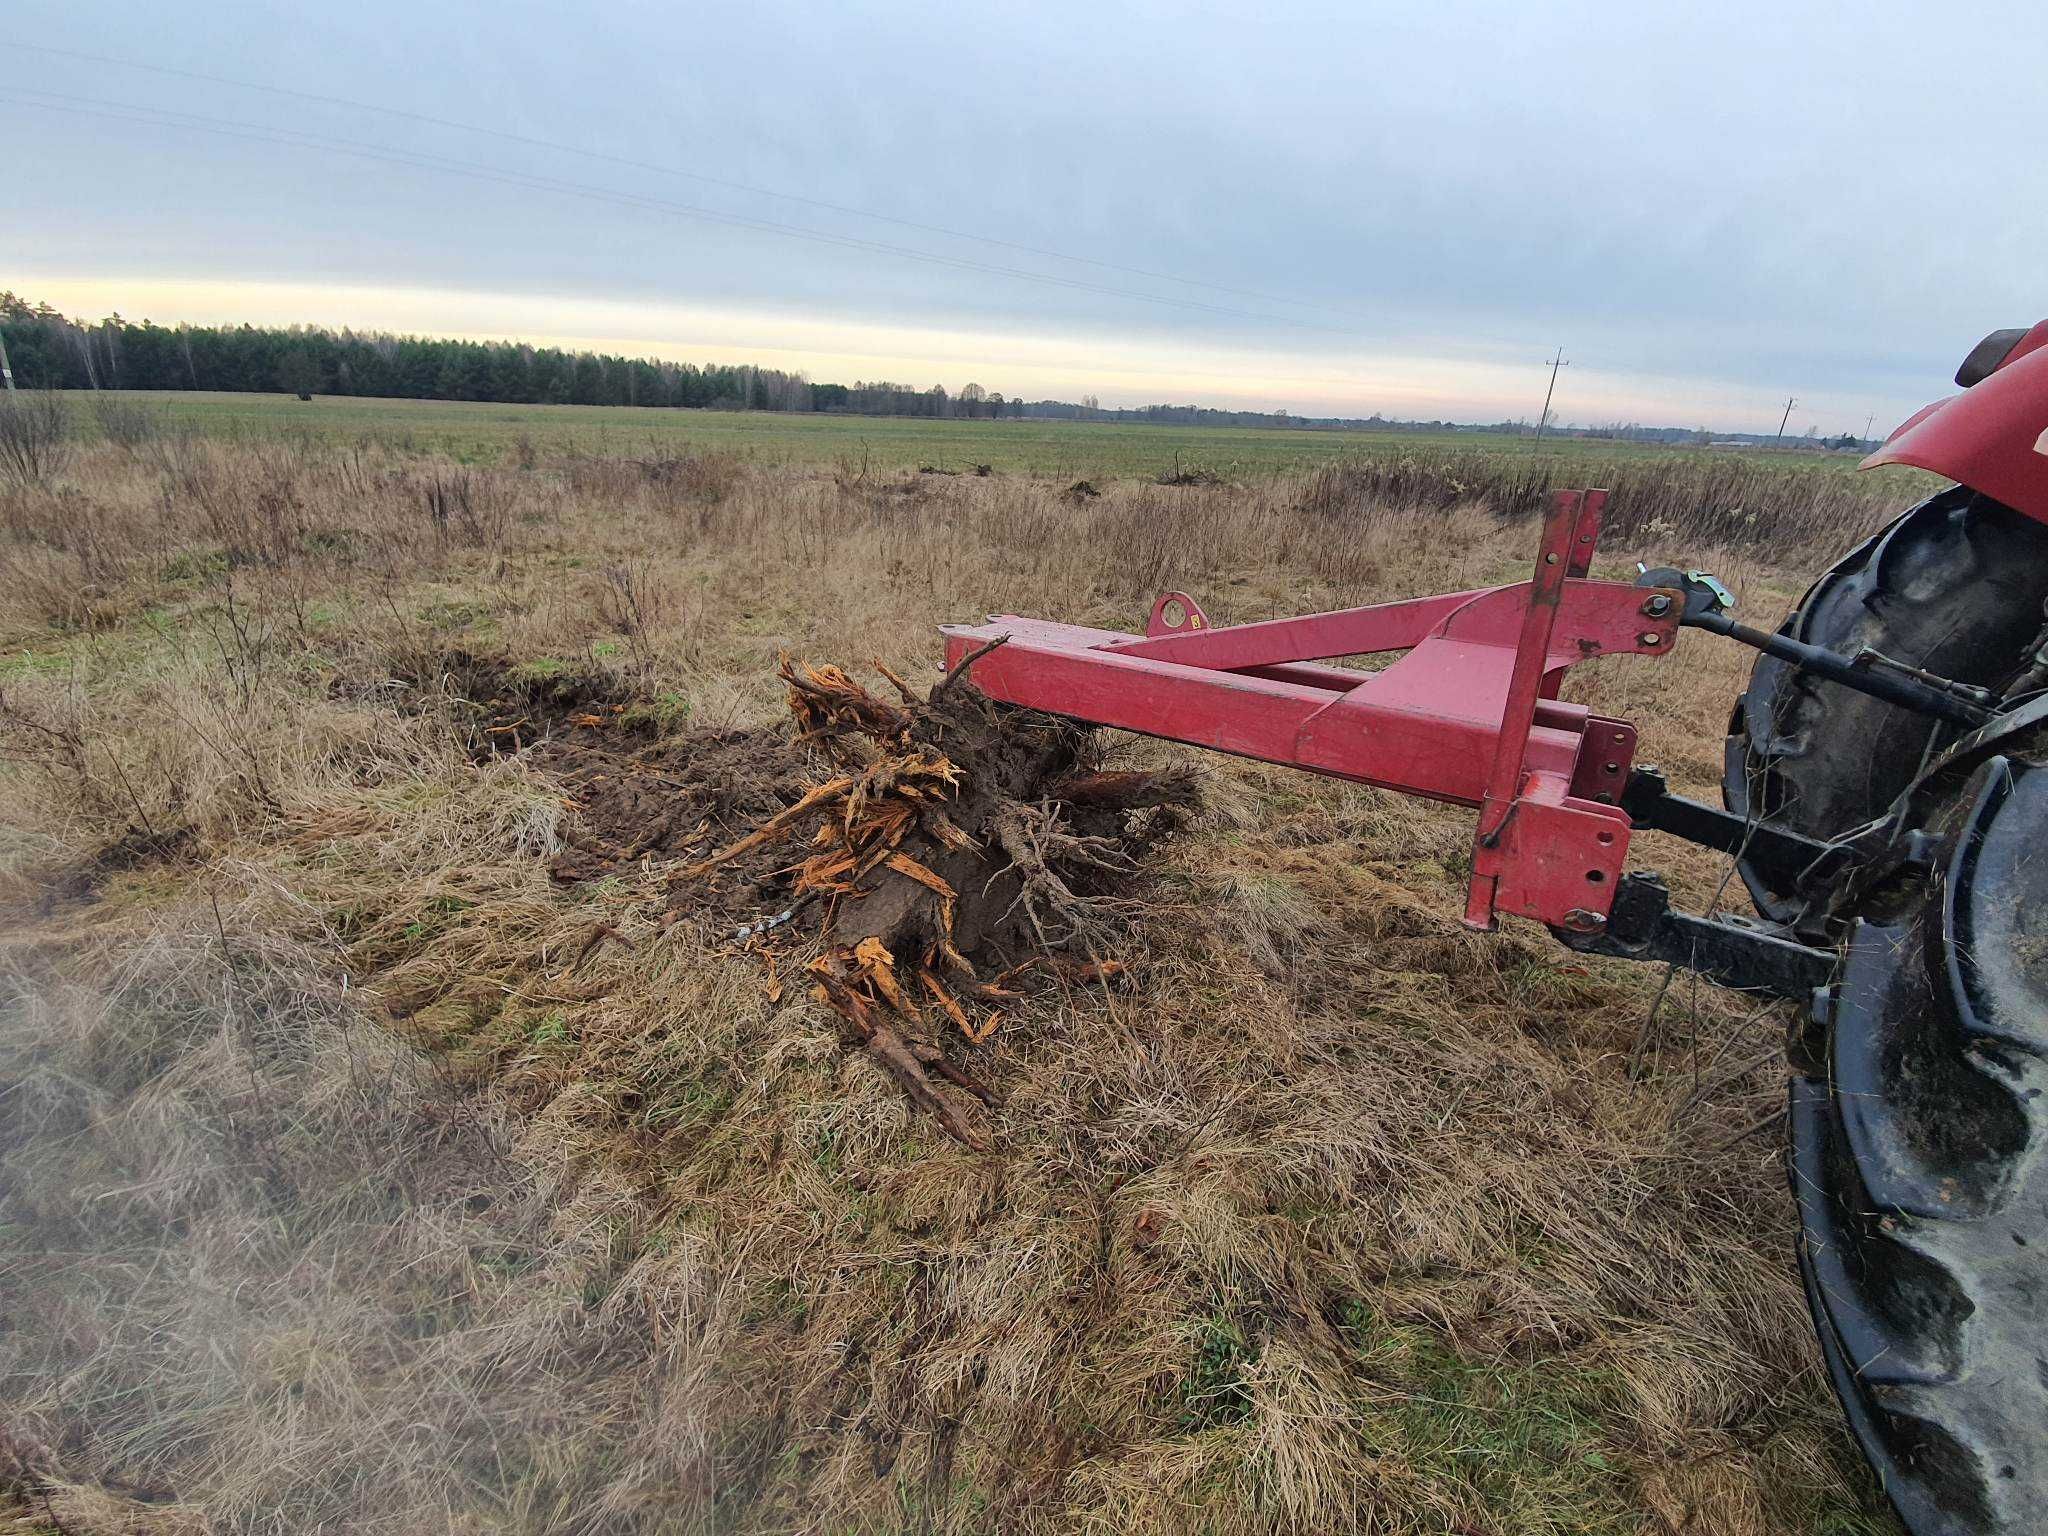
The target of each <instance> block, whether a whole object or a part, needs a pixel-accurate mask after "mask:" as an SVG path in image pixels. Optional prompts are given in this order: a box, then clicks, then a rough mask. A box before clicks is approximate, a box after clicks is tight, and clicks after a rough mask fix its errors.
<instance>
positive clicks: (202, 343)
mask: <svg viewBox="0 0 2048 1536" xmlns="http://www.w3.org/2000/svg"><path fill="white" fill-rule="evenodd" d="M0 342H4V343H5V345H6V349H7V353H8V356H9V359H10V361H11V362H12V364H13V368H14V376H15V379H16V381H17V383H19V384H20V385H22V386H23V387H25V388H42V387H49V388H55V389H116V390H118V389H157V390H218V391H224V392H227V393H231V394H252V393H253V394H263V393H279V392H282V393H286V394H294V395H300V396H312V395H364V396H370V397H375V398H383V399H408V400H478V401H489V402H495V403H501V404H541V405H645V406H665V407H678V408H684V409H689V408H696V409H707V410H735V411H823V412H830V413H837V414H844V415H859V416H924V417H937V418H963V417H969V418H996V417H1030V418H1036V419H1040V420H1061V421H1107V422H1148V423H1157V424H1173V425H1189V426H1212V427H1217V426H1220V427H1296V428H1303V427H1307V428H1324V429H1355V428H1365V429H1369V430H1378V431H1422V432H1443V431H1454V430H1462V431H1473V430H1477V431H1482V432H1518V431H1520V430H1521V428H1522V424H1521V423H1510V422H1502V423H1498V424H1496V425H1492V426H1486V427H1479V428H1471V427H1462V428H1461V427H1458V426H1456V425H1455V424H1453V423H1451V422H1448V421H1395V420H1391V419H1389V418H1387V417H1383V416H1378V415H1374V416H1370V417H1364V418H1351V417H1308V416H1295V415H1292V414H1290V413H1288V412H1286V411H1238V410H1221V409H1217V408H1215V407H1211V406H1199V405H1144V406H1135V407H1129V408H1114V407H1111V408H1105V407H1104V406H1103V405H1102V404H1101V403H1100V402H1099V401H1098V400H1097V399H1096V398H1095V397H1094V396H1093V395H1086V396H1083V397H1082V398H1081V399H1080V400H1079V401H1071V400H1030V401H1027V400H1023V399H1006V398H1005V397H1004V396H1003V395H1002V394H1001V393H1000V392H997V391H991V390H985V389H983V388H982V387H981V385H979V384H967V385H965V386H963V387H962V388H961V389H960V390H959V391H958V392H957V393H948V392H947V390H946V389H945V387H944V386H943V385H938V384H934V385H932V386H930V387H929V388H926V389H919V388H916V387H914V386H912V385H908V384H895V383H890V382H888V381H886V380H876V381H873V382H865V381H864V382H858V383H854V384H816V383H813V382H812V381H811V380H810V379H809V378H808V377H807V376H806V375H804V374H803V373H801V372H790V371H787V370H784V369H779V368H761V367H756V366H754V365H753V364H747V363H736V364H697V363H674V362H665V361H661V360H659V359H654V358H634V357H620V356H615V355H613V354H611V353H606V352H570V351H564V350H563V349H561V348H559V347H534V346H529V345H527V344H526V343H524V342H517V341H457V340H450V339H445V338H434V337H425V336H395V335H391V334H389V333H387V332H382V331H354V330H340V331H332V330H327V329H325V328H323V327H319V326H300V325H294V326H257V325H231V326H225V325H176V326H163V325H157V324H155V323H154V322H152V321H149V320H141V321H135V320H124V319H123V318H122V317H121V316H120V315H118V314H115V315H110V316H108V317H107V318H106V319H104V320H101V321H99V322H97V323H92V322H88V321H83V320H75V319H72V318H70V317H68V316H65V315H63V314H60V313H59V312H58V311H57V310H55V309H53V308H52V307H51V306H49V305H48V304H31V303H30V302H28V301H27V300H26V299H22V298H19V297H17V296H16V295H15V294H13V293H7V292H0ZM1564 430H1567V431H1568V430H1570V429H1564Z"/></svg>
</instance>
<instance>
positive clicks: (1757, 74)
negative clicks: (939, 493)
mask: <svg viewBox="0 0 2048 1536" xmlns="http://www.w3.org/2000/svg"><path fill="white" fill-rule="evenodd" d="M7 12H8V16H9V23H8V26H7V28H6V31H5V35H4V37H0V69H4V73H0V135H4V143H5V145H6V150H7V153H6V155H5V158H4V162H0V163H4V165H5V171H4V175H0V187H4V192H0V287H7V288H13V289H15V290H16V291H18V292H21V293H22V294H23V295H24V296H27V297H30V298H41V299H48V300H49V301H50V302H52V303H55V304H57V305H58V306H59V307H61V308H63V309H65V310H66V311H68V312H72V313H83V314H86V315H88V316H90V317H97V316H99V315H101V314H104V313H106V312H108V311H111V310H119V311H120V312H121V313H122V314H124V315H126V316H128V317H130V318H142V317H145V316H146V317H148V318H152V319H155V320H158V321H162V322H167V323H169V322H175V321H180V320H191V321H223V320H243V319H249V320H254V321H258V322H292V321H305V322H309V323H318V324H325V325H330V326H343V325H352V326H357V327H377V328H390V329H399V330H413V331H421V332H431V333H438V334H458V335H477V336H520V337H523V338H526V339H528V340H533V341H536V342H557V343H562V344H570V345H597V346H603V347H606V348H610V349H619V350H625V351H629V352H633V353H642V354H650V355H662V356H670V357H684V358H692V359H696V360H699V361H707V360H714V359H716V360H728V361H754V362H760V363H764V364H766V363H776V364H780V365H782V366H787V367H800V368H804V369H806V370H808V371H809V372H810V373H811V375H812V376H813V377H814V378H818V379H829V380H839V381H849V382H850V381H851V380H853V379H855V378H876V377H889V378H892V379H896V380H899V381H901V382H906V383H910V384H913V385H916V386H919V387H922V386H925V385H928V384H931V383H943V384H945V385H946V386H947V387H948V388H949V389H955V390H957V389H958V388H959V387H960V386H961V385H962V384H964V383H966V382H968V381H969V380H970V379H972V380H974V381H977V382H979V383H981V384H983V385H984V386H986V387H987V388H989V389H992V390H1001V391H1003V392H1005V393H1009V394H1018V393H1022V394H1025V395H1027V396H1029V397H1031V398H1034V399H1036V398H1040V397H1044V396H1056V397H1062V398H1077V397H1079V396H1080V395H1082V394H1083V393H1094V394H1097V395H1099V396H1101V397H1102V399H1103V401H1104V403H1105V404H1142V403H1146V402H1151V401H1159V400H1170V401H1188V400H1192V401H1197V402H1200V403H1205V404H1217V405H1240V406H1249V407H1255V408H1260V409H1274V408H1286V409H1291V410H1294V411H1299V412H1307V413H1311V414H1359V415H1363V414H1369V413H1371V412H1373V411H1375V410H1378V411H1384V412H1386V413H1388V414H1393V415H1400V416H1423V417H1433V416H1439V415H1441V416H1446V417H1450V418H1453V419H1459V420H1486V419H1498V418H1501V417H1505V416H1529V417H1533V416H1534V415H1535V413H1536V411H1537V410H1538V409H1539V408H1540V406H1541V403H1542V392H1543V384H1544V382H1545V369H1544V367H1543V359H1545V358H1546V357H1547V356H1548V355H1549V354H1550V352H1551V351H1552V349H1553V348H1555V347H1557V346H1559V345H1562V346H1563V347H1564V348H1565V353H1566V356H1567V357H1569V358H1570V359H1572V367H1571V368H1570V369H1569V370H1567V371H1566V372H1565V373H1564V374H1563V375H1562V376H1561V379H1560V383H1559V391H1558V394H1559V401H1558V409H1559V413H1560V415H1561V416H1562V417H1563V418H1564V419H1566V420H1572V421H1578V422H1594V421H1609V420H1641V421H1646V422H1656V423H1675V424H1686V425H1690V424H1694V423H1704V424H1707V425H1711V426H1713V427H1716V428H1720V429H1747V430H1765V431H1768V430H1771V429H1773V428H1775V427H1776V425H1777V420H1778V413H1779V411H1780V410H1781V409H1782V407H1783V403H1784V400H1785V398H1786V396H1787V395H1796V396H1798V397H1799V399H1800V402H1801V403H1800V404H1799V405H1798V406H1797V407H1795V408H1794V410H1793V413H1792V427H1793V430H1794V431H1799V430H1803V429H1804V427H1805V426H1806V425H1808V424H1809V423H1811V424H1815V425H1818V426H1819V427H1820V428H1821V429H1822V430H1823V431H1828V432H1835V431H1841V430H1844V429H1847V430H1850V431H1855V432H1860V431H1862V429H1863V424H1864V421H1865V418H1866V416H1867V415H1869V414H1871V413H1875V415H1876V416H1877V418H1878V426H1879V428H1880V429H1882V428H1884V427H1885V426H1887V425H1888V424H1890V423H1891V422H1893V421H1895V420H1896V419H1897V418H1898V417H1900V416H1902V415H1904V414H1905V413H1906V412H1907V411H1909V410H1911V409H1912V408H1914V407H1916V406H1918V405H1920V404H1922V403H1924V402H1925V401H1926V400H1927V399H1930V398H1932V397H1934V396H1935V395H1937V394H1939V393H1941V392H1942V390H1943V388H1944V386H1945V385H1946V384H1947V381H1948V378H1949V375H1950V374H1951V373H1953V371H1954V369H1955V366H1956V364H1957V363H1958V362H1959V361H1960V360H1961V358H1962V355H1963V354H1964V352H1966V351H1967V350H1968V349H1969V347H1970V346H1971V345H1972V344H1973V343H1974V342H1975V341H1976V340H1977V339H1978V338H1979V337H1980V336H1982V335H1983V334H1984V333H1985V332H1987V331H1990V330H1993V329H1996V328H1998V327H2001V326H2008V325H2025V324H2029V323H2031V322H2033V321H2035V320H2038V319H2040V318H2042V316H2043V315H2048V262H2044V258H2043V252H2044V251H2048V153H2044V151H2048V89H2044V88H2043V86H2042V84H2041V82H2042V81H2043V80H2044V79H2048V6H2043V5H2042V4H2041V3H2040V0H2030V3H1994V4H1964V5H1956V4H1939V5H1937V4H1922V5H1903V4H1887V3H1884V0H1878V3H1875V4H1862V5H1857V6H1846V5H1840V4H1828V5H1818V4H1800V3H1797V0H1791V3H1787V0H1778V3H1773V4H1750V3H1725V0H1724V3H1718V4H1715V5H1712V6H1692V5H1687V6H1678V5H1673V4H1665V3H1655V0H1652V3H1644V0H1636V3H1632V4H1612V5H1594V4H1580V3H1563V4H1548V5H1540V4H1539V5H1531V4H1529V3H1527V0H1515V3H1506V0H1503V3H1487V4H1467V3H1425V4H1420V5H1418V4H1415V3H1413V0H1408V3H1404V4H1401V5H1399V6H1385V7H1380V6H1372V5H1366V4H1358V3H1354V4H1345V5H1329V6H1320V5H1307V4H1267V5H1263V6H1247V5H1241V4H1238V5H1230V6H1223V5H1216V6H1208V5H1155V4H1127V3H1119V0H1094V3H1090V4H1068V3H1065V0H1054V3H1048V0H1032V3H1012V4H988V3H964V0H949V3H946V4H943V5H921V4H920V5H913V4H875V3H843V4H837V5H822V4H815V5H803V4H789V3H777V0H766V3H763V0H751V3H748V4H731V3H727V4H720V5H693V4H687V3H673V0H671V3H645V4H643V3H633V0H624V3H622V0H612V3H609V4H606V5H603V6H563V5H561V4H559V3H549V4H537V3H530V0H490V3H488V4H486V3H482V0H467V3H452V4H446V3H444V4H433V3H424V4H423V3H420V0H408V3H403V4H401V3H397V0H348V3H345V4H321V5H307V4H305V3H304V0H200V3H189V0H188V3H185V4H178V5H165V4H163V3H162V0H147V3H145V0H9V3H8V5H7ZM22 45H40V46H41V47H42V48H43V49H61V50H71V51H72V52H73V53H84V54H90V55H95V56H97V57H95V58H92V59H87V58H78V57H67V56H65V55H63V54H60V53H53V52H47V51H30V50H29V49H27V48H25V47H24V46H22ZM112 58H118V59H121V60H126V61H130V62H131V63H140V64H148V65H152V66H156V67H157V68H156V71H152V70H148V69H139V68H133V67H127V66H125V65H121V64H115V63H109V62H105V60H107V59H112ZM163 70H177V71H186V72H188V73H185V74H172V73H163V72H160V71H163ZM194 74H199V75H206V76H213V77H218V78H215V79H196V78H192V76H193V75H194ZM223 81H240V82H253V83H258V84H262V85H266V86H269V87H272V88H273V91H272V92H270V93H266V92H265V91H261V90H254V89H246V88H243V87H241V86H237V85H234V84H227V83H222V82H223ZM279 92H303V93H310V94H312V95H318V96H326V97H343V98H347V99H348V102H349V103H353V104H334V103H327V102H317V101H311V100H307V99H305V98H304V97H303V96H294V95H289V94H279ZM371 107H375V108H384V109H391V110H386V111H375V110H369V109H368V108H371ZM81 109H82V110H81ZM110 113H111V114H116V115H114V116H109V115H106V114H110ZM165 113H175V114H186V115H187V116H184V117H179V118H175V119H174V118H167V117H165V116H164V115H163V114H165ZM93 114H99V115H93ZM399 114H415V115H413V116H406V115H399ZM423 117H424V118H433V119H441V120H448V121H451V122H455V123H460V124H465V125H473V126H474V127H477V128H486V129H491V130H495V131H496V133H497V134H499V135H517V136H520V137H521V138H522V139H524V140H526V141H529V142H518V141H515V140H513V139H510V138H506V137H502V136H492V135H491V134H484V133H477V132H471V131H466V130H465V129H462V128H456V127H449V126H443V125H442V124H440V123H437V122H428V121H422V120H421V119H422V118H423ZM177 124H182V126H177ZM285 135H290V136H293V142H280V139H281V137H282V136H285ZM313 138H317V139H318V140H320V141H321V142H322V143H324V144H325V145H326V147H308V141H309V140H310V139H313ZM576 151H584V152H585V153H577V152H576ZM606 156H609V157H615V158H611V159H606V158H599V157H606ZM621 160H627V161H633V162H638V163H637V164H632V165H627V164H621V163H619V162H620V161H621ZM683 173H687V174H683ZM705 177H709V178H715V181H706V180H702V179H693V178H705ZM719 183H726V184H723V185H722V184H719ZM750 189H759V190H750ZM772 194H784V195H782V196H776V195H772ZM805 200H809V201H805ZM821 204H830V205H835V206H831V207H827V206H820V205H821ZM685 209H695V210H700V211H702V212H704V213H710V214H714V215H718V216H719V217H720V219H723V220H738V221H740V222H738V223H733V222H720V221H718V220H714V219H707V218H704V217H701V216H694V215H691V214H689V213H686V212H684V211H683V210H685ZM876 216H886V218H884V217H876ZM887 220H899V221H906V222H895V223H892V222H888V221H887ZM763 224H767V225H776V226H784V227H785V228H783V229H768V228H763V227H760V226H761V225H763ZM916 226H935V227H916ZM941 229H943V230H945V231H954V232H957V233H953V234H948V233H942V232H940V230H941ZM792 230H795V231H803V232H806V233H807V234H808V235H809V236H812V237H824V238H803V237H801V236H799V235H798V234H795V233H791V232H789V231H792ZM977 236H978V237H982V238H980V239H976V238H970V237H977ZM998 241H1003V242H1010V244H1008V245H1004V244H998V243H992V242H998ZM1019 246H1023V247H1033V248H1036V249H1033V250H1020V249H1017V247H1019ZM909 252H918V253H923V254H924V255H925V256H927V257H936V258H940V259H939V260H936V261H934V260H919V259H916V258H915V257H914V256H912V255H910V254H907V253H909ZM1049 253H1059V254H1058V255H1054V254H1049ZM1062 257H1068V258H1086V260H1071V259H1062ZM1090 263H1095V264H1090ZM1018 272H1028V273H1032V274H1036V275H1038V276H1040V277H1042V278H1046V279H1051V280H1052V281H1037V282H1035V281H1027V280H1024V279H1023V278H1020V277H1018V276H1015V275H1012V274H1014V273H1018ZM1141 273H1144V274H1151V275H1140V274H1141ZM1174 279H1183V280H1188V281H1176V280H1174ZM1198 284H1208V285H1213V286H1198ZM1104 290H1108V291H1104ZM1157 300H1166V301H1169V302H1155V301H1157Z"/></svg>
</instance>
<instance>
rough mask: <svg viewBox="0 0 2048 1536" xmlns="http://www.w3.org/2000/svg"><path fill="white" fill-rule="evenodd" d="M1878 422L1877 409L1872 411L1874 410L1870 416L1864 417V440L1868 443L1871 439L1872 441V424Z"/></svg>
mask: <svg viewBox="0 0 2048 1536" xmlns="http://www.w3.org/2000/svg"><path fill="white" fill-rule="evenodd" d="M1876 422H1877V412H1875V411H1872V412H1871V413H1870V414H1869V415H1868V416H1866V417H1864V418H1863V441H1864V442H1866V443H1867V442H1869V441H1870V429H1871V427H1872V426H1874V425H1876Z"/></svg>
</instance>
